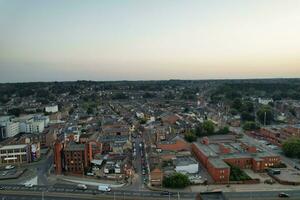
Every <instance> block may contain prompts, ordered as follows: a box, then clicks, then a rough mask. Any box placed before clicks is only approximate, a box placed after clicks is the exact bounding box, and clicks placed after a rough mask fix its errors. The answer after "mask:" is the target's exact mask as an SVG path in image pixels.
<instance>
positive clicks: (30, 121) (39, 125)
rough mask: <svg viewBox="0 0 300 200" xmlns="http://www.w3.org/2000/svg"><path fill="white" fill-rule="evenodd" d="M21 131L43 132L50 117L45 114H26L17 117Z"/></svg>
mask: <svg viewBox="0 0 300 200" xmlns="http://www.w3.org/2000/svg"><path fill="white" fill-rule="evenodd" d="M15 121H18V122H19V123H20V124H19V127H20V128H19V129H20V132H22V133H42V132H43V131H44V129H45V127H46V126H48V124H49V121H50V120H49V117H48V116H44V115H26V116H23V117H20V118H18V119H16V120H15Z"/></svg>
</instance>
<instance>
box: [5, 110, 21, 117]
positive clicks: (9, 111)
mask: <svg viewBox="0 0 300 200" xmlns="http://www.w3.org/2000/svg"><path fill="white" fill-rule="evenodd" d="M21 113H22V110H21V109H20V108H12V109H9V110H8V114H9V115H14V116H16V117H19V116H20V114H21Z"/></svg>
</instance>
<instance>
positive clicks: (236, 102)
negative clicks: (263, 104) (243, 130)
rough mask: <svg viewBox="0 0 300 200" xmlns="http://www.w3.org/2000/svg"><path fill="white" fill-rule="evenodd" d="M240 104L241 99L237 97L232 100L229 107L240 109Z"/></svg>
mask: <svg viewBox="0 0 300 200" xmlns="http://www.w3.org/2000/svg"><path fill="white" fill-rule="evenodd" d="M242 105H243V104H242V100H241V99H239V98H237V99H234V100H233V102H232V105H231V107H232V108H234V109H236V110H240V109H241V108H242Z"/></svg>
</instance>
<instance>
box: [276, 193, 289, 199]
mask: <svg viewBox="0 0 300 200" xmlns="http://www.w3.org/2000/svg"><path fill="white" fill-rule="evenodd" d="M278 197H287V198H288V197H290V195H288V194H287V193H284V192H280V193H279V194H278Z"/></svg>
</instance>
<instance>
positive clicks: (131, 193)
mask: <svg viewBox="0 0 300 200" xmlns="http://www.w3.org/2000/svg"><path fill="white" fill-rule="evenodd" d="M0 187H1V188H2V190H0V194H3V193H6V192H10V193H13V194H15V193H16V194H19V192H20V191H22V194H24V195H25V194H27V193H28V194H36V193H37V194H38V195H41V194H42V193H44V195H46V194H48V195H49V194H55V193H59V194H70V195H71V194H83V195H87V196H88V195H98V196H99V195H100V196H107V197H126V198H127V199H128V197H142V198H144V199H169V196H165V195H163V194H162V193H161V192H159V191H158V192H156V191H136V190H120V189H113V190H112V191H111V192H108V193H103V192H100V191H98V190H97V189H96V187H90V186H89V188H88V189H87V190H78V189H76V186H74V185H63V184H60V185H48V186H33V187H25V186H24V185H0ZM59 194H58V195H57V196H58V197H59V196H60V195H59ZM195 196H196V193H187V192H180V193H179V192H178V193H173V194H172V195H170V199H178V198H179V199H194V198H195Z"/></svg>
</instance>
